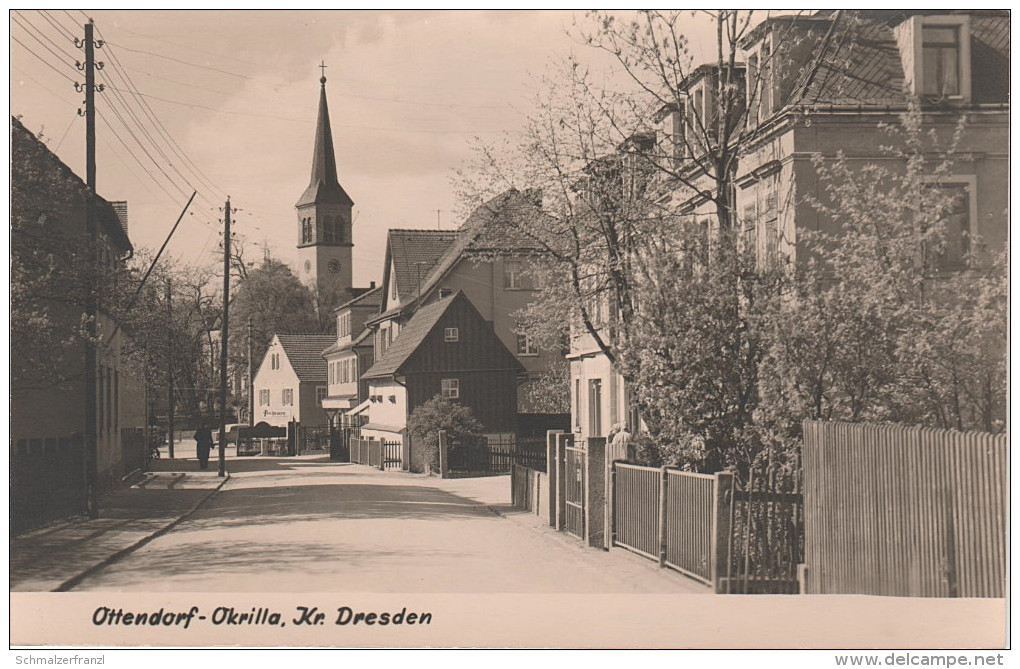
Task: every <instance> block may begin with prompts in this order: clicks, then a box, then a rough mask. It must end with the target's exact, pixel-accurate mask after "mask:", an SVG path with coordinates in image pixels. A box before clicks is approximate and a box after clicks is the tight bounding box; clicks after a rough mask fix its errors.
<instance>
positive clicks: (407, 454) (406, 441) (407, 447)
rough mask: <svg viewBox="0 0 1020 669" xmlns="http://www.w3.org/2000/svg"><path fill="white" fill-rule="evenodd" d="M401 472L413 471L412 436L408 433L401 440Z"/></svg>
mask: <svg viewBox="0 0 1020 669" xmlns="http://www.w3.org/2000/svg"><path fill="white" fill-rule="evenodd" d="M400 470H401V471H404V472H409V471H411V435H409V434H408V433H407V432H405V433H404V434H403V435H402V437H401V439H400Z"/></svg>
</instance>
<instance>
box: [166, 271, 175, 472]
mask: <svg viewBox="0 0 1020 669" xmlns="http://www.w3.org/2000/svg"><path fill="white" fill-rule="evenodd" d="M172 300H173V280H172V279H171V278H170V277H167V278H166V419H167V420H166V423H167V425H166V429H167V435H168V439H167V443H168V444H169V446H168V448H169V451H170V452H169V454H168V457H169V458H170V459H171V460H173V459H174V327H173V322H174V321H173V318H174V312H173V303H172Z"/></svg>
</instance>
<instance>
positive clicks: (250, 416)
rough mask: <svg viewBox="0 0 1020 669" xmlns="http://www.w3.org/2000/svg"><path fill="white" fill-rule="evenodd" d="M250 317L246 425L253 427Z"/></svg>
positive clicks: (253, 403) (253, 399) (250, 324)
mask: <svg viewBox="0 0 1020 669" xmlns="http://www.w3.org/2000/svg"><path fill="white" fill-rule="evenodd" d="M251 332H252V322H251V316H249V317H248V425H251V426H253V427H254V426H255V379H253V378H252V376H251V373H252V370H251Z"/></svg>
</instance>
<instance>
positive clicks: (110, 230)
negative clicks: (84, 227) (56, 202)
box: [10, 116, 134, 251]
mask: <svg viewBox="0 0 1020 669" xmlns="http://www.w3.org/2000/svg"><path fill="white" fill-rule="evenodd" d="M11 134H12V139H11V145H10V147H11V154H12V155H11V159H12V162H11V178H12V179H17V178H18V172H19V168H20V167H21V165H20V164H19V163H18V157H17V155H15V154H18V153H20V150H21V147H25V146H26V145H25V144H22V143H20V142H18V141H15V137H14V135H15V134H18V135H21V136H22V138H23V139H24V140H27V142H28V143H30V144H31V145H32V146H34V147H35V150H36V151H38V152H39V154H38V155H42V156H45V159H47V160H49V161H50V162H51V163H52V165H53V167H55V168H56V169H57V170H58V171H59V172H61V173H62V174H63V176H64V178H65V179H67V180H68V181H69V182H71V183H72V184H73V185H74V187H75V188H77V189H78V190H79V191H80V192H81V195H82V197H83V198H84V197H85V195H86V194H87V193H88V191H89V188H88V185H86V183H85V181H84V180H83V179H82V178H81V177H79V176H78V175H77V174H75V172H74V170H72V169H71V168H70V167H68V166H67V165H66V164H64V162H63V161H62V160H60V158H58V157H57V154H55V153H53V152H52V151H50V148H49V147H48V146H46V144H45V143H43V142H42V141H41V140H40V139H39V138H38V137H36V136H35V134H33V133H32V131H30V130H29V129H28V128H26V127H25V126H24V124H22V122H21V121H20V120H18V118H17V117H14V116H12V117H11ZM26 148H27V147H26ZM26 157H27V156H26ZM95 210H96V212H97V213H98V214H99V215H98V216H97V217H96V218H97V220H98V223H99V228H100V229H101V230H102V231H103V233H104V234H106V235H107V236H108V237H109V238H110V239H111V240H112V241H113V242H114V243H116V244H117V245H118V246H120V247H121V248H122V249H124V250H125V251H130V250H133V248H134V247H133V246H132V245H131V240H130V239H129V238H128V235H127V232H126V231H125V229H124V227H123V225H122V224H121V220H120V217H119V216H118V215H117V212H116V211H115V210H114V208H113V205H112V204H110V203H109V202H108V201H107V200H105V199H103V198H102V197H99V196H97V197H96V199H95Z"/></svg>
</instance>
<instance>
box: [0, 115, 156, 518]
mask: <svg viewBox="0 0 1020 669" xmlns="http://www.w3.org/2000/svg"><path fill="white" fill-rule="evenodd" d="M87 194H88V187H87V186H86V184H85V183H84V182H83V181H82V180H81V179H80V178H79V177H78V176H77V175H76V174H74V172H73V171H72V170H71V169H70V168H69V167H67V166H66V165H65V164H64V163H62V162H61V161H60V159H59V158H57V156H56V155H54V154H53V153H52V152H51V151H50V150H49V149H48V148H47V147H46V145H45V144H44V143H43V142H41V141H40V140H39V139H37V138H36V137H35V135H33V134H32V133H31V132H30V131H29V130H28V129H27V128H25V126H24V125H23V124H22V123H21V122H20V121H19V120H18V119H16V118H12V119H11V258H12V263H11V268H12V289H13V291H14V292H12V296H11V298H12V304H11V309H12V330H11V335H12V337H13V338H16V339H18V341H14V342H12V353H13V355H14V356H17V359H15V360H12V374H11V383H12V387H11V391H12V392H11V406H10V417H11V425H10V438H11V458H12V460H11V467H12V477H13V478H12V481H13V483H12V505H14V507H17V508H19V509H20V507H21V505H22V503H23V502H26V501H27V500H31V501H30V502H29V503H28V505H29V506H30V507H32V508H28V509H21V510H19V514H18V522H19V523H21V522H23V521H24V522H27V523H30V524H31V522H33V519H35V520H38V521H40V522H45V520H47V519H49V518H47V517H46V516H47V515H49V516H54V517H55V516H59V515H70V514H72V513H77V512H79V511H81V508H80V505H79V502H80V499H77V498H76V495H77V496H78V497H80V496H81V495H83V490H82V489H81V483H82V482H83V481H84V456H85V439H84V435H85V430H86V427H85V421H86V410H87V399H86V387H85V349H84V346H83V344H82V340H81V338H80V337H79V336H78V332H79V329H80V327H81V323H82V317H83V314H84V313H85V305H86V291H87V281H85V280H84V277H86V276H88V275H89V274H92V273H93V272H94V273H95V274H96V281H97V282H98V284H99V295H100V299H99V304H98V309H99V310H98V313H97V320H96V333H97V336H98V337H99V338H100V343H99V345H98V346H97V347H96V368H95V398H96V400H95V401H96V404H95V407H94V410H95V416H96V442H97V452H96V455H97V462H96V465H97V467H96V468H97V470H98V479H97V484H98V486H99V488H100V489H103V488H108V487H110V486H112V485H113V484H114V483H115V482H117V481H119V480H120V478H121V477H122V476H124V475H125V474H126V473H129V472H130V470H131V469H133V468H135V467H137V466H140V465H138V464H136V463H135V460H136V459H137V458H134V457H132V456H137V455H139V454H138V453H131V454H129V457H127V458H125V452H124V445H125V443H126V440H125V437H124V435H125V433H126V431H133V430H134V429H135V428H143V427H144V426H145V411H144V407H143V406H142V397H143V396H144V391H143V389H142V384H141V382H140V381H139V380H138V379H136V378H135V376H134V375H133V374H132V373H131V371H130V370H129V369H128V368H127V365H126V361H125V360H124V358H123V356H122V351H121V347H122V343H123V341H124V333H123V332H120V331H117V332H116V333H115V329H116V323H115V322H114V320H113V318H112V317H111V316H110V313H111V311H112V309H110V307H111V306H112V305H109V304H107V303H105V302H104V299H103V296H105V295H112V294H114V293H115V292H116V290H117V288H118V283H119V280H120V276H121V275H122V274H123V272H124V267H125V265H124V263H125V260H126V259H127V258H129V257H130V255H131V253H132V246H131V242H130V240H129V239H128V234H127V223H128V220H127V204H126V203H124V202H119V203H111V202H108V201H106V200H104V199H102V198H100V197H95V198H94V200H93V203H94V204H93V212H94V216H95V228H96V235H95V241H94V242H93V241H91V240H90V239H89V234H88V230H87V228H86V208H87V202H88V197H87ZM93 243H94V244H95V249H96V258H95V259H96V263H95V265H94V266H90V263H89V260H88V254H87V250H88V248H89V245H90V244H93ZM33 314H38V315H40V316H41V319H40V320H35V319H34V318H33V316H32V315H33ZM42 346H47V348H45V349H43V348H41V347H42ZM132 444H133V445H137V444H136V443H135V442H132ZM72 463H77V466H79V467H80V468H81V469H79V470H72V469H69V467H71V466H73V465H72ZM125 470H127V471H125ZM59 496H63V498H64V501H65V502H66V504H63V505H61V504H59V503H58V500H57V497H59ZM21 511H24V513H21ZM12 518H13V516H12Z"/></svg>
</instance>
